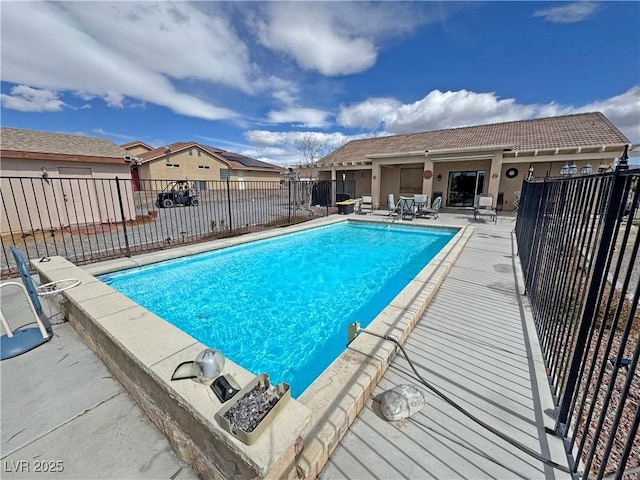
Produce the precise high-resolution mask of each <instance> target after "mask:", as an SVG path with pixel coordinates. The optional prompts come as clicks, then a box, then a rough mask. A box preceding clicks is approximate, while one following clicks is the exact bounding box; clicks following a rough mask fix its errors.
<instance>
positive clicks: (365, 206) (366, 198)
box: [359, 193, 373, 213]
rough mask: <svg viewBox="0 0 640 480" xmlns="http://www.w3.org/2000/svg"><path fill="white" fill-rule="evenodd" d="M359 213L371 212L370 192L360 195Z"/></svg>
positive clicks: (371, 198)
mask: <svg viewBox="0 0 640 480" xmlns="http://www.w3.org/2000/svg"><path fill="white" fill-rule="evenodd" d="M359 213H373V197H372V196H371V194H370V193H367V194H365V195H362V201H361V202H360V210H359Z"/></svg>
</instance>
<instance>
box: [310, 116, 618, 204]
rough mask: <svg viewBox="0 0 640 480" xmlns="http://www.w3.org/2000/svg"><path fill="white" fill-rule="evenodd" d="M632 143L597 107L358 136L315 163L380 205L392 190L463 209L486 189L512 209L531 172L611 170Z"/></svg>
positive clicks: (327, 174) (536, 174) (534, 174)
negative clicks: (562, 113) (554, 114)
mask: <svg viewBox="0 0 640 480" xmlns="http://www.w3.org/2000/svg"><path fill="white" fill-rule="evenodd" d="M629 144H630V141H629V139H627V138H626V137H625V136H624V135H623V134H622V133H621V132H620V131H619V130H618V129H617V128H616V127H615V126H614V125H613V124H612V123H611V122H610V121H609V119H607V117H605V116H604V115H603V114H602V113H599V112H594V113H582V114H576V115H565V116H559V117H550V118H538V119H534V120H522V121H515V122H505V123H496V124H492V125H479V126H472V127H461V128H452V129H447V130H436V131H431V132H421V133H410V134H405V135H394V136H388V137H378V138H369V139H364V140H354V141H351V142H349V143H347V144H345V145H344V146H342V147H341V148H339V149H337V150H336V151H334V152H332V153H331V154H329V155H327V156H326V157H324V158H322V159H321V160H320V161H319V162H318V168H319V172H320V173H319V178H320V179H324V180H328V179H332V180H336V179H345V180H354V181H355V185H356V196H361V195H363V194H369V193H370V194H371V195H372V196H373V203H374V207H375V208H386V205H387V195H388V194H389V193H393V194H394V198H395V199H397V198H398V197H399V196H400V195H408V196H412V195H414V194H427V195H428V196H429V200H430V201H431V199H434V198H437V197H438V196H441V197H442V199H443V206H445V207H459V208H466V207H471V206H473V202H474V198H475V195H477V194H480V193H489V194H491V195H493V198H494V199H495V200H494V201H495V203H496V206H497V208H498V209H504V210H513V208H514V201H515V200H516V198H517V193H516V192H518V191H520V190H521V187H522V181H523V179H524V178H526V177H528V176H529V175H531V176H532V177H534V178H536V177H537V178H542V177H545V176H559V175H560V174H561V172H563V173H565V172H566V170H569V171H571V170H572V168H565V169H564V170H563V167H575V169H574V170H575V171H576V172H577V173H578V174H580V173H581V172H582V171H583V168H584V171H585V172H586V171H588V170H589V169H591V170H592V171H593V172H596V171H598V170H605V169H609V168H612V167H613V165H614V162H615V160H616V158H618V157H619V156H620V155H621V154H622V152H623V151H624V146H625V145H629Z"/></svg>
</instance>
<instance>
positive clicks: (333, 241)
mask: <svg viewBox="0 0 640 480" xmlns="http://www.w3.org/2000/svg"><path fill="white" fill-rule="evenodd" d="M457 231H458V230H457V229H455V228H429V227H414V226H396V225H393V226H389V225H386V224H371V223H362V222H353V221H350V222H341V223H338V224H334V225H328V226H323V227H318V228H314V229H310V230H306V231H304V232H299V233H294V234H289V235H283V236H279V237H277V238H272V239H266V240H260V241H256V242H251V243H248V244H244V245H239V246H235V247H229V248H224V249H220V250H216V251H213V252H209V253H205V254H200V255H196V256H192V257H188V258H185V259H179V260H171V261H168V262H162V263H158V264H154V265H149V266H145V267H140V268H135V269H131V270H126V271H122V272H118V273H111V274H108V275H103V276H100V277H99V278H100V279H101V280H102V281H104V282H105V283H107V284H109V286H111V287H112V288H114V289H116V290H118V291H120V292H121V293H123V294H124V295H126V296H128V297H129V298H131V299H132V300H134V301H135V302H136V303H138V304H140V305H142V306H144V307H145V308H147V309H148V310H150V311H152V312H154V313H156V314H157V315H159V316H160V317H162V318H164V319H165V320H167V321H168V322H170V323H172V324H173V325H175V326H176V327H178V328H180V329H181V330H183V331H184V332H186V333H188V334H189V335H191V336H193V337H194V338H196V339H197V340H199V341H200V342H202V343H203V344H206V345H208V346H210V347H213V348H218V349H220V350H221V351H222V352H223V353H224V354H225V356H227V357H228V358H230V359H231V360H233V361H234V362H235V363H237V364H239V365H242V366H243V367H244V368H246V369H248V370H249V371H251V372H253V373H255V374H258V373H262V372H265V373H268V374H269V375H270V377H271V381H272V383H274V384H275V383H280V382H282V381H285V382H287V383H289V384H290V385H291V389H292V395H293V396H294V397H297V396H298V395H300V394H301V393H302V392H303V391H304V390H305V389H306V388H307V387H308V386H309V385H310V384H311V383H312V382H313V381H314V379H315V378H316V377H317V376H318V375H320V373H321V372H322V371H323V370H324V369H325V368H326V367H327V366H328V365H329V364H330V363H331V362H332V361H333V360H334V359H335V358H336V357H337V356H338V355H340V353H341V352H342V351H343V350H344V348H345V344H346V331H347V325H348V324H349V323H352V322H354V321H358V322H360V324H361V325H362V326H363V327H364V326H366V325H368V324H369V323H370V322H371V321H372V320H373V319H374V318H375V317H376V315H378V314H379V313H380V312H381V311H382V310H383V309H384V308H385V307H386V306H387V305H388V304H389V303H390V301H391V300H392V299H393V298H394V297H395V296H396V295H397V294H398V293H399V292H400V291H401V290H402V289H403V288H404V287H405V286H406V285H407V283H408V282H409V281H410V280H412V279H413V278H414V277H415V276H416V274H417V273H418V272H420V271H421V270H422V269H423V268H424V266H425V265H426V264H427V263H429V261H430V260H431V259H432V258H433V257H434V256H435V255H436V254H437V253H438V252H439V251H440V250H441V248H442V247H443V246H444V245H446V244H447V242H448V241H449V240H450V239H451V238H452V237H453V236H454V235H455V234H456V233H457Z"/></svg>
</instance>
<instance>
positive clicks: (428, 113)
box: [337, 86, 640, 141]
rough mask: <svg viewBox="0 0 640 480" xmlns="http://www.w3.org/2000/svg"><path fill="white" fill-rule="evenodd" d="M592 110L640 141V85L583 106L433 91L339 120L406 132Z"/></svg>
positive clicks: (350, 110)
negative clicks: (405, 101) (530, 102)
mask: <svg viewBox="0 0 640 480" xmlns="http://www.w3.org/2000/svg"><path fill="white" fill-rule="evenodd" d="M593 111H600V112H602V113H604V115H605V116H607V118H609V120H611V122H612V123H613V124H614V125H615V126H616V127H617V128H618V129H620V131H622V133H624V134H625V135H626V136H627V137H628V138H629V139H630V140H632V141H639V140H640V86H635V87H633V88H631V89H629V90H628V91H626V92H625V93H623V94H621V95H617V96H615V97H612V98H609V99H606V100H602V101H598V102H593V103H590V104H587V105H584V106H573V105H560V104H557V103H555V102H552V103H548V104H531V105H524V104H519V103H517V101H516V100H515V99H513V98H508V99H500V98H499V97H497V96H496V95H495V94H494V93H475V92H469V91H467V90H459V91H457V92H441V91H440V90H433V91H432V92H430V93H429V94H428V95H427V96H425V97H424V98H422V99H421V100H418V101H416V102H414V103H411V104H402V103H401V102H399V101H397V100H395V99H393V98H372V99H368V100H365V101H363V102H360V103H357V104H354V105H350V106H341V107H340V109H339V112H338V115H337V121H338V124H339V125H341V126H343V127H348V128H362V129H376V128H379V129H380V130H384V131H385V132H387V133H390V134H402V133H411V132H425V131H430V130H439V129H446V128H455V127H464V126H470V125H483V124H488V123H500V122H509V121H514V120H526V119H529V118H540V117H553V116H558V115H570V114H574V113H582V112H593Z"/></svg>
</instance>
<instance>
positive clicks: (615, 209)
mask: <svg viewBox="0 0 640 480" xmlns="http://www.w3.org/2000/svg"><path fill="white" fill-rule="evenodd" d="M627 158H628V157H627V146H625V149H624V153H623V155H622V156H621V157H620V164H619V165H618V167H617V168H616V171H615V173H614V177H613V185H612V186H611V190H610V193H609V199H608V202H607V207H606V212H605V214H604V215H605V217H604V224H603V229H602V236H601V238H600V241H599V243H598V248H597V253H596V256H595V259H594V260H593V270H592V273H591V278H590V280H589V283H588V286H587V295H586V299H585V302H584V305H583V307H582V311H581V313H580V322H579V324H578V325H579V326H578V334H577V337H576V342H575V348H574V350H573V353H572V356H571V362H570V364H569V365H570V366H569V373H568V375H567V382H566V384H565V388H564V390H563V392H562V396H561V397H560V409H559V411H558V418H557V419H556V425H555V433H556V434H557V435H561V436H563V437H564V436H566V435H567V419H568V417H569V410H570V409H571V403H572V400H573V396H574V395H575V394H576V391H577V384H578V380H579V379H578V373H579V371H580V366H581V363H582V357H583V356H584V354H585V350H586V348H587V339H588V336H589V330H590V328H591V323H592V322H593V321H595V319H596V318H597V315H598V312H597V311H596V309H597V307H598V303H599V299H600V286H601V281H606V272H605V266H606V263H607V257H608V252H609V250H610V248H611V240H612V238H613V235H614V233H615V228H616V225H617V223H618V219H619V217H620V205H623V204H624V199H623V198H622V197H623V195H625V182H626V181H627V179H626V177H625V176H624V175H620V171H621V170H627V169H628V168H629V167H628V165H627ZM603 279H605V280H603Z"/></svg>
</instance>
